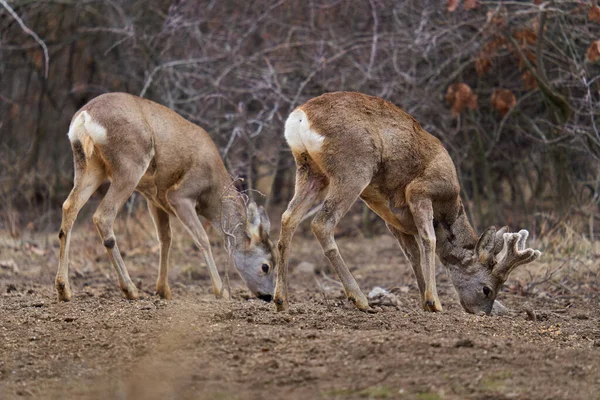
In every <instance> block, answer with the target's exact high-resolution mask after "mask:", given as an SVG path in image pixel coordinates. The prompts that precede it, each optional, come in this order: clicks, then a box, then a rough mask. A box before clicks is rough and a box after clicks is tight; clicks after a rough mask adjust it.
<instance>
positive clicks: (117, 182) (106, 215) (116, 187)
mask: <svg viewBox="0 0 600 400" xmlns="http://www.w3.org/2000/svg"><path fill="white" fill-rule="evenodd" d="M144 169H145V168H144ZM143 174H144V172H143V169H141V170H140V171H137V173H136V172H132V171H129V172H128V173H118V171H115V174H114V178H113V181H112V182H111V185H110V187H109V188H108V192H107V193H106V196H104V199H102V202H101V203H100V206H99V207H98V209H97V210H96V212H95V213H94V224H96V228H97V229H98V233H99V234H100V237H101V238H102V242H103V244H104V247H105V248H106V251H107V253H108V258H109V259H110V262H111V263H112V265H113V267H114V268H115V270H116V272H117V278H118V280H119V287H120V288H121V291H123V294H124V295H125V297H127V298H128V299H130V300H134V299H137V298H138V290H137V288H136V287H135V285H134V284H133V282H132V281H131V278H130V277H129V273H128V272H127V268H126V267H125V263H124V262H123V258H122V257H121V253H120V252H119V247H118V246H117V240H116V238H115V233H114V231H113V225H114V222H115V219H116V217H117V214H118V213H119V210H120V209H121V208H122V207H123V205H124V204H125V202H126V201H127V199H128V198H129V197H130V196H131V194H132V193H133V191H134V190H135V188H136V186H137V184H138V182H139V180H140V178H141V177H142V175H143Z"/></svg>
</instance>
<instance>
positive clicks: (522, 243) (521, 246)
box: [517, 229, 529, 251]
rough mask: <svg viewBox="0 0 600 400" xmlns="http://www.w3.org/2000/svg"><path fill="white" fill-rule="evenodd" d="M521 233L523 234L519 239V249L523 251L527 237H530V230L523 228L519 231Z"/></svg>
mask: <svg viewBox="0 0 600 400" xmlns="http://www.w3.org/2000/svg"><path fill="white" fill-rule="evenodd" d="M519 235H521V238H520V239H519V242H518V243H517V249H519V250H521V251H523V250H525V242H526V241H527V238H528V237H529V231H527V229H521V230H520V231H519Z"/></svg>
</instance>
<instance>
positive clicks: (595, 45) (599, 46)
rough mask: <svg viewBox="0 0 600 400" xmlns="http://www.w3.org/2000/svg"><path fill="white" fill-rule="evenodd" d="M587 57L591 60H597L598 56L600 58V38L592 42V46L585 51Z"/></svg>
mask: <svg viewBox="0 0 600 400" xmlns="http://www.w3.org/2000/svg"><path fill="white" fill-rule="evenodd" d="M585 57H586V58H587V59H588V60H589V61H590V62H596V61H597V60H598V58H600V40H596V41H595V42H592V44H591V45H590V47H588V49H587V51H586V53H585Z"/></svg>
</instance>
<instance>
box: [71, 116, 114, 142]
mask: <svg viewBox="0 0 600 400" xmlns="http://www.w3.org/2000/svg"><path fill="white" fill-rule="evenodd" d="M84 133H87V134H88V135H89V136H90V138H92V141H93V142H94V143H97V144H102V143H105V142H106V128H105V127H103V126H102V125H100V124H99V123H97V122H96V121H94V120H93V119H92V116H91V115H90V114H89V113H88V112H87V111H82V112H81V113H80V114H79V115H78V116H77V118H75V119H74V120H73V121H71V126H70V127H69V133H68V136H69V140H70V141H71V142H73V141H75V140H81V138H82V136H83V134H84Z"/></svg>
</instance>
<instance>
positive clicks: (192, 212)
mask: <svg viewBox="0 0 600 400" xmlns="http://www.w3.org/2000/svg"><path fill="white" fill-rule="evenodd" d="M170 202H171V205H172V206H173V209H174V210H175V215H177V218H179V220H180V221H181V223H182V224H183V226H185V228H186V229H187V231H188V232H189V234H190V235H191V236H192V238H193V239H194V242H195V243H196V245H197V246H198V248H199V249H200V251H201V252H202V255H203V256H204V261H205V262H206V265H208V272H209V274H210V280H211V282H212V285H213V293H214V294H215V297H216V298H226V299H227V298H229V293H228V292H227V290H226V289H224V288H223V282H222V281H221V277H220V276H219V271H218V270H217V266H216V264H215V260H214V258H213V255H212V251H211V249H210V241H209V239H208V235H207V234H206V231H205V230H204V228H203V227H202V223H201V222H200V219H198V215H197V214H196V208H195V202H194V201H192V200H190V199H188V198H177V196H176V195H173V194H172V195H171V196H170Z"/></svg>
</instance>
